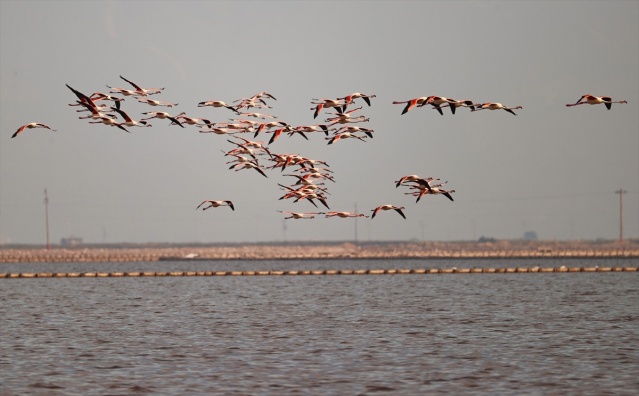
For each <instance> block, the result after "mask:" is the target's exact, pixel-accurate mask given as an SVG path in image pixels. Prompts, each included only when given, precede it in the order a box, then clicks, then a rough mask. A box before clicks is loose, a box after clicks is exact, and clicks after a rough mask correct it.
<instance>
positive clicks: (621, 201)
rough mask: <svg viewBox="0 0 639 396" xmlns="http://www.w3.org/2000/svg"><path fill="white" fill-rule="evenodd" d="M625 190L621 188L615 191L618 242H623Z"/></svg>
mask: <svg viewBox="0 0 639 396" xmlns="http://www.w3.org/2000/svg"><path fill="white" fill-rule="evenodd" d="M627 192H628V191H626V190H624V189H623V188H620V189H619V190H617V191H615V194H619V242H623V195H624V194H625V193H627Z"/></svg>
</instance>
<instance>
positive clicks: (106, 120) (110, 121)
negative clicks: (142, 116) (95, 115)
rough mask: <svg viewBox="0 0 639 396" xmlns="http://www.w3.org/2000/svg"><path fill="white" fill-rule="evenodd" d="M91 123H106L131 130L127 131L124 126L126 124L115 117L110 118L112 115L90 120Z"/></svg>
mask: <svg viewBox="0 0 639 396" xmlns="http://www.w3.org/2000/svg"><path fill="white" fill-rule="evenodd" d="M89 124H104V125H109V126H114V127H118V128H120V129H122V130H123V131H124V132H129V131H127V129H126V128H125V127H123V126H122V125H124V124H123V123H120V122H116V121H115V120H114V119H113V118H110V117H100V118H99V119H98V121H89ZM129 133H131V132H129Z"/></svg>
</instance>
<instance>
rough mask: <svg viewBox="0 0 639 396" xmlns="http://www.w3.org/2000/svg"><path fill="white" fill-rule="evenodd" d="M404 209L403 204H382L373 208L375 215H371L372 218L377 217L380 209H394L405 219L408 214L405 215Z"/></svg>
mask: <svg viewBox="0 0 639 396" xmlns="http://www.w3.org/2000/svg"><path fill="white" fill-rule="evenodd" d="M402 209H404V207H403V206H395V205H381V206H378V207H376V208H375V209H372V210H371V211H372V212H373V215H372V216H371V219H374V218H375V215H376V214H377V213H378V212H379V211H380V210H394V211H395V212H397V213H399V214H400V215H401V216H402V217H403V218H404V219H405V218H406V216H404V212H402Z"/></svg>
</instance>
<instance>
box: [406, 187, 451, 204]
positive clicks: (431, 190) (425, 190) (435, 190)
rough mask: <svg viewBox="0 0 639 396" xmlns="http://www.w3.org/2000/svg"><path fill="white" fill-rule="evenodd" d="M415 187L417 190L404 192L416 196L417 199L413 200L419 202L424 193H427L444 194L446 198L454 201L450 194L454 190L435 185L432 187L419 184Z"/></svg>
mask: <svg viewBox="0 0 639 396" xmlns="http://www.w3.org/2000/svg"><path fill="white" fill-rule="evenodd" d="M415 188H417V189H418V190H419V191H415V192H409V193H405V194H409V195H413V196H416V197H417V200H416V201H415V202H419V200H420V199H421V198H422V197H423V196H424V195H427V194H432V195H438V194H441V195H443V196H445V197H446V198H448V199H450V200H451V201H454V199H453V196H452V195H451V194H452V193H454V192H455V190H444V189H442V188H439V187H435V186H432V187H424V186H419V187H415Z"/></svg>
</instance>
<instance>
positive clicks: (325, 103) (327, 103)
mask: <svg viewBox="0 0 639 396" xmlns="http://www.w3.org/2000/svg"><path fill="white" fill-rule="evenodd" d="M313 100H321V102H311V104H314V105H317V106H315V107H311V110H315V113H314V114H313V118H317V116H318V115H319V113H320V112H321V111H322V109H327V108H329V107H335V108H336V109H337V110H338V111H340V109H341V111H344V108H346V106H347V105H348V102H346V101H342V100H340V99H313Z"/></svg>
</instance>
